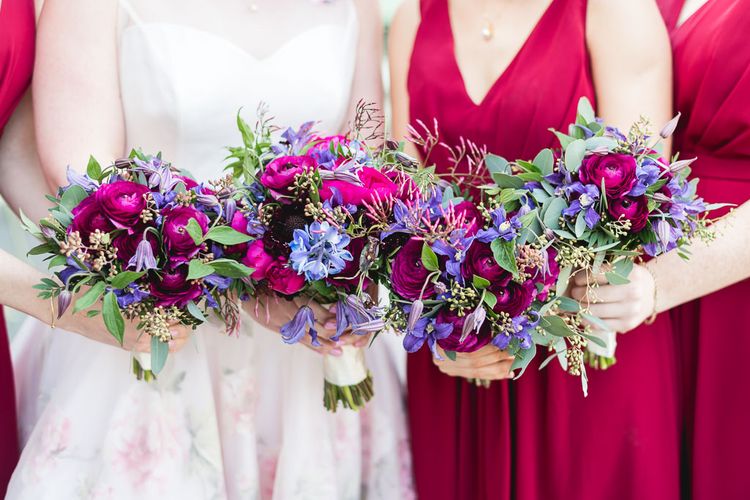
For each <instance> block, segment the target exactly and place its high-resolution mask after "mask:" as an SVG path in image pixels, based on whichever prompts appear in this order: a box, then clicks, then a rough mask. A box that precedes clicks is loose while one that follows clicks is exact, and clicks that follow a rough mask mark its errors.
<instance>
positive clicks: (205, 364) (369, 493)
mask: <svg viewBox="0 0 750 500" xmlns="http://www.w3.org/2000/svg"><path fill="white" fill-rule="evenodd" d="M102 1H104V0H102ZM108 1H109V0H108ZM121 17H122V26H121V27H120V31H119V36H120V84H121V95H122V102H123V107H124V112H125V121H126V130H127V144H128V147H139V148H142V149H143V150H144V151H145V152H157V151H162V152H163V154H164V157H165V158H167V159H169V160H170V161H172V162H173V164H174V165H176V166H178V167H179V168H184V169H187V170H189V171H190V172H192V174H193V175H195V176H196V177H197V178H198V179H200V180H205V179H209V178H216V177H218V176H220V175H221V174H222V171H221V165H222V160H223V158H224V156H225V150H224V147H225V146H228V145H233V144H239V143H240V136H239V133H238V132H237V131H236V128H235V115H236V113H237V111H238V110H239V109H240V108H242V109H243V115H244V117H245V118H246V120H248V121H250V122H253V121H254V113H255V110H256V107H257V106H258V104H259V102H261V101H263V102H265V103H267V104H268V105H269V106H270V109H271V114H272V115H273V116H275V117H276V121H277V123H279V124H290V125H294V126H298V125H299V124H300V123H301V122H303V121H307V120H310V119H317V120H320V125H319V129H320V130H321V132H326V133H336V132H338V131H340V130H341V129H343V128H344V127H345V125H346V123H345V122H346V116H347V114H348V112H349V111H350V109H349V103H350V93H351V86H352V80H353V73H354V65H355V51H356V45H357V35H358V28H357V27H358V22H357V16H356V9H355V7H354V5H353V4H352V2H351V0H332V1H331V0H329V1H318V2H315V1H313V0H265V1H264V0H254V1H246V0H212V1H207V0H131V1H130V2H128V3H125V2H124V1H122V2H121ZM82 29H83V28H82ZM377 63H378V62H377V61H373V64H377ZM95 76H96V75H92V77H95ZM242 330H243V331H242V333H241V334H240V335H239V337H227V336H226V335H225V334H224V331H223V328H222V325H220V324H219V323H218V322H214V323H211V324H209V325H204V326H203V327H201V328H199V329H198V331H197V333H196V335H195V336H194V339H193V341H191V342H190V343H189V344H188V345H187V346H186V347H185V348H184V349H183V350H182V351H180V352H178V353H175V354H171V355H170V358H169V361H168V363H167V366H166V368H165V369H164V371H163V372H162V373H161V374H160V375H159V378H158V381H156V382H155V383H151V384H147V383H144V382H137V381H136V380H135V379H134V377H133V376H132V375H131V373H130V354H129V353H127V352H125V351H123V350H120V349H117V348H113V347H108V346H105V345H102V344H99V343H96V342H93V341H90V340H87V339H85V338H82V337H80V336H77V335H74V334H70V333H67V332H63V331H59V330H54V331H53V330H50V329H48V328H47V327H45V326H44V325H42V324H41V323H39V322H36V321H29V322H27V324H26V325H25V327H24V329H23V331H21V332H19V334H18V335H17V336H16V342H15V344H14V346H13V349H14V358H15V359H14V361H15V365H16V384H17V394H18V399H19V418H20V427H21V438H22V442H23V443H25V447H24V449H23V453H22V456H21V459H20V462H19V464H18V467H17V469H16V471H15V474H14V476H13V478H12V481H11V484H10V487H9V490H8V496H7V498H10V499H21V498H22V499H34V500H43V499H73V498H86V499H94V498H96V499H99V498H102V499H105V498H106V499H128V500H130V499H151V498H153V499H173V498H174V499H180V500H183V499H196V500H197V499H200V500H203V499H223V498H228V499H279V500H287V499H289V500H291V499H294V500H304V499H315V500H317V499H321V500H322V499H326V500H328V499H333V500H335V499H352V500H353V499H359V498H367V499H383V500H396V499H407V498H412V497H413V492H412V487H411V465H410V457H409V446H408V437H407V433H406V424H405V414H404V408H403V388H402V385H401V384H400V382H399V376H398V373H399V370H400V365H399V364H400V363H401V359H400V351H401V350H400V348H399V347H395V348H394V344H393V342H392V341H389V339H387V337H388V336H387V335H383V336H381V338H379V339H378V342H376V343H375V346H374V347H373V348H371V349H370V350H369V351H368V353H367V356H368V364H369V367H370V369H371V371H372V372H373V376H374V380H375V391H376V395H375V398H374V399H373V401H371V402H370V404H369V405H368V407H367V408H366V409H365V410H363V411H362V412H360V413H355V412H351V411H345V410H339V411H338V412H337V413H335V414H330V413H327V412H326V411H325V410H324V408H323V402H322V396H323V361H322V357H321V356H320V355H318V354H316V353H314V352H312V351H310V350H308V349H306V348H304V347H302V346H288V345H285V344H284V343H283V342H282V341H281V338H280V336H279V335H278V334H277V333H274V332H271V331H269V330H266V329H265V328H263V327H261V326H259V325H258V324H257V323H253V322H252V321H251V320H250V319H249V318H248V317H245V318H244V321H243V328H242ZM397 342H398V340H396V343H397Z"/></svg>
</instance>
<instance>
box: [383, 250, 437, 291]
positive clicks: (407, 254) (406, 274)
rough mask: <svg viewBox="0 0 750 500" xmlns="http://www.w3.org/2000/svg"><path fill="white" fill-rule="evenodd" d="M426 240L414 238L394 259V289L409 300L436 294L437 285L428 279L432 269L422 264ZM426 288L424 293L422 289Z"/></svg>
mask: <svg viewBox="0 0 750 500" xmlns="http://www.w3.org/2000/svg"><path fill="white" fill-rule="evenodd" d="M423 243H424V242H422V241H421V240H418V239H416V238H412V239H410V240H409V241H407V242H406V244H405V245H404V246H403V248H401V250H399V251H398V253H397V254H396V257H395V258H394V259H393V264H392V272H391V285H392V286H393V291H394V292H396V293H397V294H399V295H400V296H401V297H402V298H404V299H407V300H417V299H420V298H421V299H429V298H431V297H433V296H434V295H435V285H434V284H433V283H432V282H428V283H427V284H426V286H425V282H426V281H427V277H428V276H429V275H430V271H428V270H427V269H425V267H424V265H422V245H423ZM423 288H424V294H423V295H421V296H420V294H421V293H422V289H423Z"/></svg>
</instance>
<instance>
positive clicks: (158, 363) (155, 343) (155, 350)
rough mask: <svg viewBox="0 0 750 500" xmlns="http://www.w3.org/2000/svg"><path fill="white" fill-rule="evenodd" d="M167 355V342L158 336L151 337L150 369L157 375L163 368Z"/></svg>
mask: <svg viewBox="0 0 750 500" xmlns="http://www.w3.org/2000/svg"><path fill="white" fill-rule="evenodd" d="M167 356H169V344H168V343H167V342H162V341H161V340H160V339H159V337H151V371H152V372H154V374H155V375H158V374H159V372H160V371H162V369H163V368H164V365H165V364H166V362H167Z"/></svg>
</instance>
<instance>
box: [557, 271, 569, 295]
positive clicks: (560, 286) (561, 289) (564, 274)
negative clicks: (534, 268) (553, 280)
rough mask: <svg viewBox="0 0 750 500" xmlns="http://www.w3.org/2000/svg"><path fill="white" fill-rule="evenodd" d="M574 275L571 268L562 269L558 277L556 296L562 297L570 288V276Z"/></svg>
mask: <svg viewBox="0 0 750 500" xmlns="http://www.w3.org/2000/svg"><path fill="white" fill-rule="evenodd" d="M572 273H573V268H572V267H571V266H565V267H563V268H562V269H560V274H558V275H557V285H556V287H555V295H557V296H558V297H562V296H563V294H564V293H565V290H567V288H568V281H570V275H571V274H572Z"/></svg>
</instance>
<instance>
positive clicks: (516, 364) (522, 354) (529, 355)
mask: <svg viewBox="0 0 750 500" xmlns="http://www.w3.org/2000/svg"><path fill="white" fill-rule="evenodd" d="M535 357H536V344H535V343H532V344H531V347H529V348H528V349H525V350H520V351H518V352H517V353H516V359H515V360H514V361H513V364H512V365H511V367H510V369H511V370H519V369H520V370H521V371H520V372H519V373H518V375H516V378H514V379H513V380H518V379H519V378H521V376H523V374H524V373H525V372H526V368H528V367H529V364H530V363H531V360H533V359H534V358H535Z"/></svg>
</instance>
